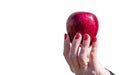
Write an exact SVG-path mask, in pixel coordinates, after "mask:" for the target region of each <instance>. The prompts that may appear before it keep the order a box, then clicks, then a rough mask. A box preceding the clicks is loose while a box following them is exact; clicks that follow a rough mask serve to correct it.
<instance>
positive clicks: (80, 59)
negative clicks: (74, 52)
mask: <svg viewBox="0 0 120 75" xmlns="http://www.w3.org/2000/svg"><path fill="white" fill-rule="evenodd" d="M79 61H80V62H81V63H86V58H85V57H84V56H83V55H80V56H79Z"/></svg>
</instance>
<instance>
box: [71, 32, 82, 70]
mask: <svg viewBox="0 0 120 75" xmlns="http://www.w3.org/2000/svg"><path fill="white" fill-rule="evenodd" d="M81 40H82V36H81V34H80V33H77V34H76V35H75V37H74V39H73V42H72V46H71V48H70V54H69V57H70V60H71V62H72V65H73V66H74V68H75V70H78V69H79V63H78V51H79V45H80V42H81Z"/></svg>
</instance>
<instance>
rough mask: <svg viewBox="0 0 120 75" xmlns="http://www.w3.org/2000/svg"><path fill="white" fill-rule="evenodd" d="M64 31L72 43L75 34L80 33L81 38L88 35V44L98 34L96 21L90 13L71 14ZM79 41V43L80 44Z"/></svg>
mask: <svg viewBox="0 0 120 75" xmlns="http://www.w3.org/2000/svg"><path fill="white" fill-rule="evenodd" d="M66 30H67V33H68V35H69V37H70V42H72V40H73V38H74V36H75V34H76V33H77V32H79V33H81V35H82V37H83V35H84V34H85V33H87V34H89V35H90V44H91V43H92V41H93V38H95V37H96V35H97V32H98V19H97V17H96V16H95V15H94V14H93V13H90V12H75V13H72V14H71V15H70V16H69V17H68V20H67V23H66ZM82 41H83V39H82ZM82 41H81V43H82Z"/></svg>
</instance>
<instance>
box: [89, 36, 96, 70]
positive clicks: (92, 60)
mask: <svg viewBox="0 0 120 75" xmlns="http://www.w3.org/2000/svg"><path fill="white" fill-rule="evenodd" d="M97 49H98V41H97V38H94V39H93V43H92V49H91V52H90V64H91V66H92V67H93V68H94V69H95V68H97V64H98V60H97Z"/></svg>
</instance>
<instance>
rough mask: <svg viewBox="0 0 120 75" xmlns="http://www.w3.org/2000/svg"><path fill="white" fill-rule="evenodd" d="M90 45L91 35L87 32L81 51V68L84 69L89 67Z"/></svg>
mask: <svg viewBox="0 0 120 75" xmlns="http://www.w3.org/2000/svg"><path fill="white" fill-rule="evenodd" d="M89 45H90V36H89V35H88V34H85V35H84V36H83V43H82V46H81V50H80V53H79V63H80V68H81V69H84V70H85V69H86V68H87V65H88V61H89V58H88V52H89Z"/></svg>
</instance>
